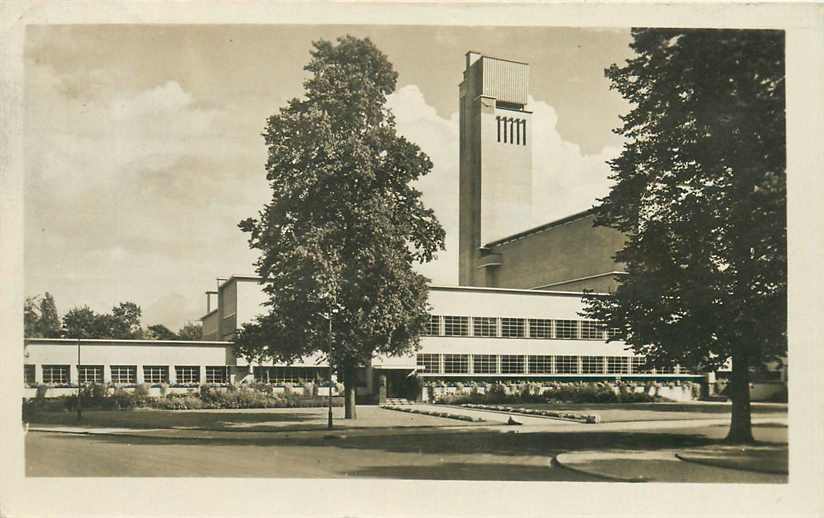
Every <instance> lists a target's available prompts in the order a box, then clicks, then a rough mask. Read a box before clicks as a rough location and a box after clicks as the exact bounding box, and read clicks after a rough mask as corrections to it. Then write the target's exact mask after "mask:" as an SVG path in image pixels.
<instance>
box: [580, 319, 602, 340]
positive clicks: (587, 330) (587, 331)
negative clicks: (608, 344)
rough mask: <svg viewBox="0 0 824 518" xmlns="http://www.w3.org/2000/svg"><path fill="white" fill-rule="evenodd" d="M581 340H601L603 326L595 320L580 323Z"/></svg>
mask: <svg viewBox="0 0 824 518" xmlns="http://www.w3.org/2000/svg"><path fill="white" fill-rule="evenodd" d="M581 338H582V339H583V340H603V339H604V326H603V324H601V323H600V322H596V321H595V320H582V321H581Z"/></svg>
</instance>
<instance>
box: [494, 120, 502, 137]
mask: <svg viewBox="0 0 824 518" xmlns="http://www.w3.org/2000/svg"><path fill="white" fill-rule="evenodd" d="M495 121H496V122H497V123H498V142H500V141H501V117H500V116H498V117H495Z"/></svg>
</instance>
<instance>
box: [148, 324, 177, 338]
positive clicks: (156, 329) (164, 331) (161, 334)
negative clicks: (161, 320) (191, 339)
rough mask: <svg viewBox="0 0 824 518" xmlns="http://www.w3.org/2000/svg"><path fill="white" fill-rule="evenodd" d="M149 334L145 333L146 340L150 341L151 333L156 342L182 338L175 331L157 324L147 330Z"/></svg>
mask: <svg viewBox="0 0 824 518" xmlns="http://www.w3.org/2000/svg"><path fill="white" fill-rule="evenodd" d="M147 330H148V333H143V338H144V339H149V336H148V335H149V333H151V336H152V337H153V338H154V339H155V340H179V339H180V338H179V337H178V336H177V334H175V332H174V331H172V330H171V329H169V328H168V327H166V326H164V325H163V324H155V325H153V326H149V327H148V328H147Z"/></svg>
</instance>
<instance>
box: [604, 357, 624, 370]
mask: <svg viewBox="0 0 824 518" xmlns="http://www.w3.org/2000/svg"><path fill="white" fill-rule="evenodd" d="M607 374H629V358H628V357H627V356H608V357H607Z"/></svg>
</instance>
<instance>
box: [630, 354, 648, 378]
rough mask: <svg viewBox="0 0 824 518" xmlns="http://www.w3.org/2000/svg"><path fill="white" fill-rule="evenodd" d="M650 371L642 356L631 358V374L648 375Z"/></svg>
mask: <svg viewBox="0 0 824 518" xmlns="http://www.w3.org/2000/svg"><path fill="white" fill-rule="evenodd" d="M651 372H652V370H651V369H650V368H649V367H648V366H647V359H646V358H645V357H643V356H633V357H632V373H633V374H649V373H651Z"/></svg>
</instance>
